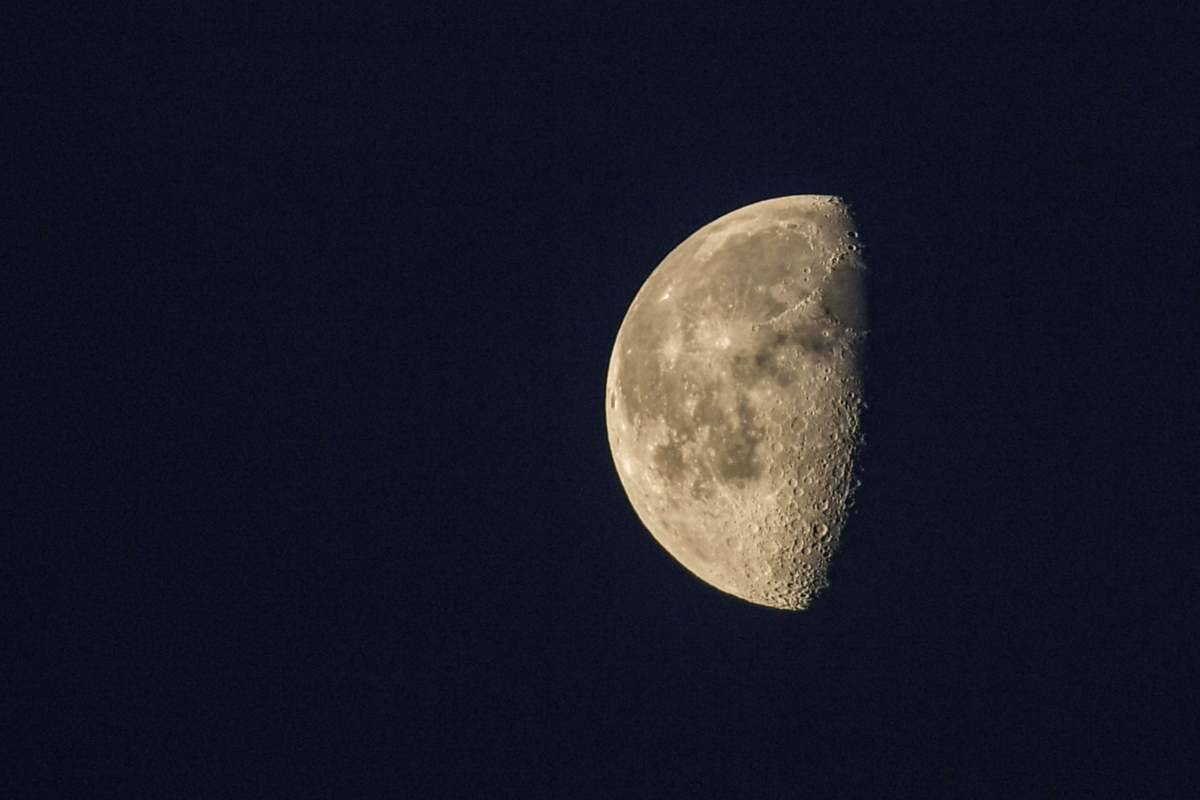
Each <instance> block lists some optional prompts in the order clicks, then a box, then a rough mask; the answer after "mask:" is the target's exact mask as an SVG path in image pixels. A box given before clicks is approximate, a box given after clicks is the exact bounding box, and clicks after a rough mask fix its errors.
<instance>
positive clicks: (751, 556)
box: [605, 195, 867, 610]
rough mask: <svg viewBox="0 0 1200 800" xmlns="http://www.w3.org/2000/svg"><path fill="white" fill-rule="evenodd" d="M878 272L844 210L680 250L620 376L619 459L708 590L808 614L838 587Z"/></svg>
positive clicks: (708, 232) (670, 259) (700, 237)
mask: <svg viewBox="0 0 1200 800" xmlns="http://www.w3.org/2000/svg"><path fill="white" fill-rule="evenodd" d="M864 275H865V266H864V264H863V262H862V260H861V257H860V254H859V246H858V238H857V233H856V232H855V229H854V223H853V220H852V218H851V216H850V213H849V210H848V208H847V206H846V205H845V203H844V202H842V201H841V200H840V199H838V198H836V197H831V196H825V195H796V196H790V197H779V198H775V199H771V200H764V201H762V202H759V203H754V204H752V205H748V206H745V207H743V208H740V209H738V210H736V211H733V212H731V213H729V214H726V215H725V216H723V217H720V218H719V219H716V220H714V221H713V222H710V223H709V224H707V225H705V226H704V227H702V228H701V229H700V230H698V231H696V232H695V233H693V234H692V235H691V236H689V237H688V238H687V239H686V240H684V241H683V242H682V243H681V244H680V245H679V246H678V247H676V248H675V249H674V250H672V251H671V252H670V254H668V255H667V257H666V258H665V259H663V261H662V263H661V264H659V266H658V268H657V269H655V270H654V272H653V273H652V274H651V275H650V277H649V278H648V279H647V280H646V283H645V284H644V285H643V286H642V288H641V290H640V291H639V292H638V293H637V296H636V297H635V298H634V300H633V303H632V305H631V306H630V307H629V311H628V313H627V314H626V316H625V319H624V321H623V322H622V324H621V328H620V331H619V332H618V334H617V340H616V344H615V345H614V347H613V352H612V358H611V360H610V362H609V370H608V381H607V398H606V403H605V407H606V417H607V425H608V439H609V444H610V446H611V448H612V455H613V461H614V463H615V465H616V468H617V472H618V474H619V475H620V479H621V483H622V485H623V486H624V487H625V491H626V493H627V494H628V496H629V500H630V502H631V503H632V505H633V508H634V510H635V511H636V512H637V515H638V517H639V518H640V519H641V521H642V522H643V523H644V524H645V526H646V527H647V528H648V529H649V531H650V533H651V534H653V536H654V538H655V539H656V540H657V541H658V542H659V543H660V544H661V545H662V546H663V547H664V548H665V549H666V550H667V552H668V553H670V554H671V555H672V556H673V557H674V558H675V559H676V560H678V561H679V563H681V564H682V565H683V566H685V567H686V568H687V569H688V570H690V571H691V572H692V573H693V574H695V575H696V576H698V577H699V578H701V579H702V580H704V581H705V582H707V583H708V584H710V585H712V586H714V587H716V588H717V589H720V590H721V591H723V592H727V593H729V594H732V595H735V596H737V597H740V598H743V599H744V600H748V601H750V602H752V603H757V604H760V605H766V606H772V607H775V608H783V609H797V610H798V609H803V608H806V607H807V606H808V605H809V603H810V602H811V600H812V598H813V597H814V595H815V594H816V593H817V592H819V591H820V590H821V589H823V588H824V587H825V586H826V585H827V577H826V576H827V571H828V567H829V560H830V558H831V557H832V555H833V554H834V552H835V550H836V549H837V545H838V540H839V538H840V536H841V533H842V529H843V526H844V524H845V521H846V516H847V507H848V504H849V501H850V498H851V494H852V492H853V488H854V487H853V484H854V478H853V475H852V472H853V462H854V457H855V453H856V451H857V449H858V443H859V416H860V409H861V406H862V401H861V397H862V369H861V365H862V354H863V345H864V343H865V338H866V322H867V315H866V302H865V293H864V286H863V284H864Z"/></svg>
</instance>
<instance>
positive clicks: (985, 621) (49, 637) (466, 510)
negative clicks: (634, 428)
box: [4, 2, 1200, 798]
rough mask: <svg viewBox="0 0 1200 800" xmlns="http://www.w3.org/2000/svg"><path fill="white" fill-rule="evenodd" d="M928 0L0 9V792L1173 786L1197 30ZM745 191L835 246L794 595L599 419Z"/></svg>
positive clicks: (1193, 251) (1037, 791) (1184, 599)
mask: <svg viewBox="0 0 1200 800" xmlns="http://www.w3.org/2000/svg"><path fill="white" fill-rule="evenodd" d="M951 5H953V4H932V3H928V4H925V3H874V4H854V3H849V4H847V3H838V4H831V6H830V7H836V8H837V9H838V10H837V12H836V13H826V12H819V11H817V10H815V9H814V8H811V7H810V5H809V4H794V5H790V6H787V7H781V8H779V9H776V10H771V11H767V10H765V9H763V8H761V7H758V8H747V7H744V6H743V5H740V4H726V6H725V7H724V8H707V7H700V6H695V7H690V8H684V7H682V6H681V7H679V8H678V9H676V10H675V11H673V12H667V11H664V10H662V9H659V8H657V7H650V6H647V7H644V8H642V10H640V11H637V12H634V13H620V14H619V13H616V12H615V11H612V10H610V9H612V8H613V6H612V5H610V4H606V3H592V4H583V3H568V2H559V3H543V4H541V6H540V8H538V9H535V8H534V7H533V6H530V7H528V8H515V7H513V6H511V5H510V4H479V5H478V6H477V7H468V6H465V5H464V6H462V7H460V8H456V9H452V8H443V7H440V6H435V5H433V4H431V5H430V6H429V7H427V8H424V9H415V8H409V7H408V4H405V3H387V4H363V5H360V6H358V7H356V8H354V9H353V10H345V11H336V12H335V11H334V10H332V7H331V8H329V9H322V10H313V9H309V8H308V7H307V6H306V5H305V4H287V5H281V10H279V11H278V12H275V13H268V12H264V11H258V12H249V11H246V10H245V9H243V8H242V7H241V5H240V4H238V5H233V4H230V5H228V6H223V5H222V4H209V3H194V4H190V5H185V6H180V7H174V8H171V9H162V10H158V11H156V12H153V13H148V14H145V15H143V14H135V13H134V12H131V11H125V10H123V11H121V12H120V13H117V12H115V11H114V12H113V14H112V16H103V15H101V16H99V17H95V18H84V17H81V16H78V15H75V14H70V15H62V16H57V15H52V14H50V13H48V12H37V11H34V12H30V13H29V14H28V15H27V16H26V18H24V19H22V20H20V21H19V22H14V23H13V25H12V26H10V35H11V36H12V38H13V40H14V42H15V43H14V44H13V45H12V46H11V47H10V49H9V52H8V54H7V55H6V56H5V63H6V65H7V67H6V73H7V74H8V75H9V76H10V80H8V81H7V83H8V84H9V89H10V93H11V96H12V97H13V104H12V108H13V109H15V110H16V111H17V112H18V115H19V118H20V121H19V123H16V124H15V125H14V126H13V128H12V130H13V131H15V132H16V133H17V134H19V135H21V139H22V142H21V144H19V145H18V146H16V147H10V148H6V153H7V155H9V157H10V159H11V161H10V164H9V166H10V168H11V169H10V175H11V176H12V177H11V178H10V180H9V181H6V183H7V184H8V200H9V201H10V202H16V203H17V204H18V205H19V206H20V208H21V213H20V216H19V220H20V224H17V225H14V226H13V228H11V229H10V231H9V234H7V235H6V236H5V239H6V244H5V253H6V255H5V258H4V260H5V262H6V263H7V264H8V265H9V268H8V269H6V272H7V273H8V274H9V276H10V277H14V278H15V279H16V280H15V281H14V287H13V288H14V291H13V292H10V293H8V295H9V297H8V299H9V301H10V302H12V303H13V310H12V311H11V312H10V313H9V314H7V315H6V316H7V321H6V323H5V325H6V327H7V328H8V329H9V331H10V334H9V336H8V337H6V338H8V339H9V340H10V341H12V342H15V343H16V347H15V348H10V349H9V352H10V357H12V356H15V359H14V360H13V362H12V366H11V368H10V370H9V374H10V375H11V376H12V380H11V387H12V389H14V390H15V392H12V393H11V394H12V396H13V398H14V399H13V400H12V401H11V402H9V403H8V409H9V412H8V416H7V417H6V419H7V420H8V423H7V424H6V425H5V428H6V430H7V433H6V437H7V439H8V440H9V443H10V444H9V446H8V447H7V448H6V449H7V450H8V452H9V453H12V454H16V457H15V458H12V459H11V460H10V461H9V465H10V467H15V468H14V469H13V472H14V473H15V474H14V475H13V476H12V477H11V478H10V479H9V480H8V481H7V485H8V487H9V490H8V492H7V493H8V494H9V497H10V501H9V503H7V504H6V505H8V506H9V507H10V508H11V509H12V513H11V515H10V519H11V520H12V522H11V524H8V525H6V526H5V527H10V528H11V530H13V531H15V532H16V533H17V534H18V536H16V537H14V540H19V541H21V542H25V541H26V540H28V541H29V543H30V544H29V546H28V548H27V549H26V548H25V546H24V545H22V547H21V549H19V550H18V551H17V552H16V553H14V555H13V556H12V557H11V558H7V559H5V560H6V561H7V562H8V563H6V564H5V570H6V579H5V581H4V583H6V584H7V586H8V588H9V590H10V591H13V592H14V595H13V599H12V602H11V603H9V608H10V609H12V610H14V613H13V618H14V619H16V620H17V623H16V625H15V628H14V633H13V635H12V637H11V638H12V641H13V642H14V643H15V645H16V646H15V647H13V648H12V649H11V650H10V652H9V654H8V655H6V656H5V664H6V665H7V666H6V669H5V672H6V674H7V675H8V676H9V677H8V679H7V682H8V684H9V692H8V695H9V700H8V705H9V711H8V713H7V714H6V718H7V720H8V727H9V735H10V737H12V738H16V739H18V740H20V741H22V742H24V743H26V744H28V745H29V746H30V747H32V748H33V750H34V756H33V757H31V758H28V759H24V760H23V761H22V762H21V764H20V765H19V766H17V767H15V768H14V769H13V771H11V772H10V773H9V774H10V780H12V781H13V782H14V783H13V785H15V786H16V787H17V790H16V791H14V792H7V791H6V792H4V794H5V796H9V797H25V796H28V797H58V796H80V797H84V796H86V797H136V796H148V797H152V796H157V797H171V796H188V795H192V794H193V793H194V794H195V795H196V796H203V797H254V798H258V797H289V798H291V797H300V796H319V797H331V798H333V797H337V798H350V797H364V798H365V797H401V798H425V797H453V798H490V797H506V796H515V797H525V798H527V797H546V798H574V797H603V798H623V797H638V798H642V797H645V798H652V797H686V798H708V797H712V798H740V797H748V798H749V797H752V798H792V797H796V798H799V797H835V796H836V797H864V798H877V797H914V798H917V797H920V798H929V797H955V798H964V797H990V796H999V797H1006V798H1013V797H1187V796H1196V795H1197V793H1200V782H1197V780H1196V767H1195V763H1194V762H1195V758H1196V756H1195V753H1196V752H1197V748H1200V742H1198V741H1197V737H1196V715H1195V713H1194V708H1192V707H1191V706H1192V704H1194V703H1195V702H1196V700H1197V683H1196V681H1197V679H1196V677H1195V675H1196V674H1197V673H1196V672H1194V669H1195V665H1196V662H1195V660H1194V659H1193V657H1192V655H1191V648H1192V647H1194V645H1195V640H1196V637H1197V622H1196V620H1197V617H1196V616H1195V613H1194V612H1195V609H1196V603H1195V597H1194V595H1195V586H1196V583H1197V570H1198V565H1200V560H1198V554H1197V546H1196V545H1197V541H1198V539H1197V534H1198V531H1200V528H1198V526H1197V521H1196V520H1197V517H1196V516H1195V515H1193V514H1192V513H1190V511H1185V509H1184V506H1185V504H1187V503H1190V502H1191V500H1192V498H1191V495H1192V494H1194V492H1195V480H1196V471H1195V468H1194V466H1190V465H1188V464H1185V463H1184V461H1185V459H1188V460H1193V459H1194V455H1195V449H1196V446H1197V443H1198V439H1197V435H1196V430H1197V429H1196V426H1195V424H1194V420H1193V419H1192V418H1191V413H1190V406H1191V404H1192V397H1193V396H1194V389H1193V385H1194V384H1193V381H1194V376H1195V374H1196V373H1195V369H1194V367H1193V366H1192V365H1193V364H1194V352H1195V347H1196V344H1197V339H1196V336H1195V334H1194V329H1195V325H1194V322H1195V319H1194V318H1195V317H1196V314H1197V310H1196V309H1197V298H1198V293H1197V291H1196V289H1197V281H1196V278H1195V276H1194V273H1195V269H1196V266H1197V253H1198V252H1200V248H1198V247H1197V238H1198V237H1197V235H1196V234H1197V210H1198V204H1197V201H1196V190H1195V186H1196V181H1195V178H1194V177H1193V176H1195V174H1196V166H1197V162H1198V161H1200V158H1198V156H1200V154H1198V152H1197V141H1198V139H1200V136H1198V133H1197V125H1196V114H1195V108H1196V105H1197V99H1196V87H1197V86H1200V70H1197V68H1196V61H1195V55H1194V54H1193V53H1192V52H1191V51H1192V50H1195V49H1197V45H1196V43H1197V41H1200V37H1198V34H1200V25H1198V24H1197V21H1198V16H1197V15H1196V14H1195V13H1194V12H1183V11H1179V12H1177V13H1164V12H1161V11H1160V12H1157V13H1150V12H1147V11H1146V10H1145V9H1143V8H1141V7H1138V6H1136V5H1130V6H1129V7H1128V8H1125V9H1116V10H1114V11H1110V12H1102V11H1100V10H1098V9H1097V8H1093V7H1092V6H1090V5H1079V4H1077V5H1076V7H1075V8H1074V10H1069V11H1059V12H1055V11H1051V10H1039V11H1037V12H1033V11H1032V10H1030V11H1024V12H1022V11H1018V10H1016V9H1014V8H1013V7H1012V6H1011V4H984V3H978V4H976V3H972V4H961V9H962V10H960V11H958V12H955V13H949V12H946V11H941V12H938V11H935V10H934V9H935V8H938V7H940V8H943V9H945V8H948V7H950V6H951ZM1018 5H1020V4H1018ZM1162 5H1163V7H1165V6H1167V5H1171V6H1174V7H1176V8H1178V9H1183V8H1184V6H1185V4H1183V3H1175V4H1162ZM1030 9H1032V5H1030ZM788 194H835V195H839V196H841V197H843V198H845V200H846V201H847V202H848V203H849V205H850V206H851V209H852V213H853V214H854V217H855V219H856V221H857V223H858V226H859V230H860V233H861V239H862V242H863V244H864V258H865V260H866V263H867V265H868V267H869V270H870V276H869V281H870V283H869V297H870V308H871V334H870V350H869V361H868V363H867V370H866V379H865V380H866V388H865V399H866V402H867V404H868V407H867V408H866V409H865V411H864V416H863V429H864V436H865V443H864V447H863V449H862V451H861V460H860V462H859V466H858V477H859V478H860V480H861V481H862V485H861V487H860V489H859V491H858V493H857V495H856V502H855V506H854V508H853V510H852V514H851V517H850V521H849V524H848V526H847V529H846V531H845V534H844V536H843V540H842V545H841V548H840V550H839V552H838V553H837V554H836V556H835V558H834V560H833V565H832V571H831V575H830V580H831V585H830V587H829V588H828V589H827V590H825V591H824V592H823V593H821V594H820V595H819V596H818V598H817V599H816V600H815V601H814V603H813V604H812V606H811V608H810V609H809V610H808V611H805V612H801V613H790V612H782V611H776V610H772V609H768V608H763V607H759V606H754V605H751V604H748V603H745V602H742V601H740V600H737V599H735V598H732V597H730V596H727V595H724V594H722V593H720V592H719V591H717V590H715V589H712V588H711V587H709V586H707V585H706V584H704V583H703V582H701V581H700V580H699V579H697V578H695V577H694V576H692V575H691V574H690V573H688V572H687V571H686V570H685V569H684V568H683V567H682V566H680V565H679V564H678V563H676V562H675V561H674V560H673V559H672V558H671V557H670V556H669V555H668V554H667V553H666V552H665V551H664V550H663V549H662V548H661V547H660V546H659V545H658V544H657V543H656V542H655V541H654V539H653V538H652V537H651V536H650V534H649V533H648V532H647V531H646V529H645V528H644V527H643V526H642V524H641V522H640V521H639V520H638V518H637V516H636V514H635V513H634V511H633V509H632V507H631V505H630V503H629V501H628V500H627V498H626V496H625V493H624V491H623V489H622V487H621V484H620V482H619V480H618V477H617V474H616V470H615V468H614V466H613V463H612V458H611V455H610V451H609V446H608V441H607V434H606V430H605V420H604V397H605V379H606V372H607V368H608V360H609V356H610V353H611V348H612V344H613V341H614V339H615V337H616V333H617V330H618V327H619V326H620V323H621V320H622V319H623V317H624V315H625V312H626V310H627V309H628V307H629V304H630V302H631V301H632V299H633V297H634V295H635V294H636V292H637V290H638V289H639V288H640V287H641V285H642V283H643V281H644V280H645V279H646V277H647V276H648V275H649V274H650V272H651V271H652V270H653V269H654V267H655V266H657V264H658V263H659V261H660V260H661V259H662V258H663V257H664V256H665V255H666V254H667V253H668V252H669V251H670V250H671V249H672V248H673V247H674V246H675V245H676V244H678V243H679V242H680V241H682V240H683V239H684V238H685V237H686V236H688V235H689V234H691V233H692V232H693V231H694V230H696V229H697V228H699V227H700V226H702V225H704V224H705V223H707V222H709V221H711V220H713V219H715V218H716V217H718V216H720V215H722V214H725V213H727V212H729V211H732V210H734V209H736V208H739V207H741V206H743V205H746V204H749V203H752V202H756V201H758V200H763V199H767V198H771V197H777V196H780V195H788ZM14 267H15V268H14ZM14 300H15V302H13V301H14ZM21 534H24V535H21ZM6 649H7V648H6ZM67 785H71V786H76V787H82V789H80V791H83V793H82V794H80V793H72V794H66V795H64V794H62V792H64V791H65V788H64V787H65V786H67ZM143 792H148V794H143Z"/></svg>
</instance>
